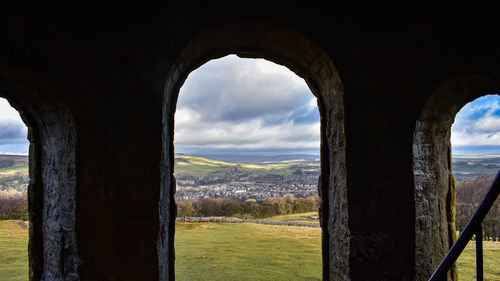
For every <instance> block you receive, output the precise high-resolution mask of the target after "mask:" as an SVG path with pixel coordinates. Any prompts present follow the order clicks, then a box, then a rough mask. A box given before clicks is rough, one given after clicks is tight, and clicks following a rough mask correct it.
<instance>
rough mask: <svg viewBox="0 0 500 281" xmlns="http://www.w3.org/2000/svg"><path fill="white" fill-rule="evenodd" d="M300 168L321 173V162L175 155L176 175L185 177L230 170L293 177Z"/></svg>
mask: <svg viewBox="0 0 500 281" xmlns="http://www.w3.org/2000/svg"><path fill="white" fill-rule="evenodd" d="M298 168H300V169H301V170H302V171H319V160H304V159H291V160H283V161H268V162H254V163H243V162H226V161H220V160H215V159H209V158H205V157H200V156H191V155H186V154H175V169H174V171H175V174H176V175H184V176H186V175H187V176H194V177H204V176H208V175H217V174H220V175H223V174H224V173H225V172H226V171H229V170H231V169H232V170H233V171H234V170H235V169H237V170H240V171H242V172H249V173H256V174H261V175H267V174H278V175H291V174H292V173H294V172H295V171H296V170H297V169H298Z"/></svg>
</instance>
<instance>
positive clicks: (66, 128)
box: [0, 67, 80, 280]
mask: <svg viewBox="0 0 500 281" xmlns="http://www.w3.org/2000/svg"><path fill="white" fill-rule="evenodd" d="M0 96H2V97H4V98H6V99H7V100H8V101H9V103H10V104H11V106H13V107H14V108H15V109H16V110H18V111H19V113H20V115H21V118H22V119H23V121H24V123H25V124H26V125H27V126H28V139H29V141H30V148H29V177H30V180H29V186H28V202H29V217H30V218H29V220H30V221H29V225H30V229H29V245H28V251H29V275H30V280H80V279H79V275H78V266H79V264H80V258H79V256H78V247H77V239H76V219H75V216H76V164H75V152H76V129H75V125H74V122H73V117H72V114H71V113H70V111H68V109H67V106H66V105H65V104H64V103H63V102H62V101H61V100H60V96H59V97H58V95H57V91H56V90H55V89H54V88H52V87H51V85H50V84H49V83H47V82H46V81H44V80H43V79H42V78H40V77H38V76H37V75H35V74H33V73H30V72H27V71H22V70H19V69H12V68H4V67H0Z"/></svg>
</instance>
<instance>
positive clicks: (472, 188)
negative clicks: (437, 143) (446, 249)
mask: <svg viewBox="0 0 500 281" xmlns="http://www.w3.org/2000/svg"><path fill="white" fill-rule="evenodd" d="M499 109H500V95H495V94H493V95H492V94H489V95H486V96H482V97H480V98H477V99H475V100H473V101H471V102H469V103H467V104H466V105H465V106H464V107H463V108H461V109H460V111H459V112H458V113H457V115H456V116H455V121H454V122H453V125H452V127H451V144H452V171H453V176H454V178H455V186H456V202H455V206H456V208H455V210H456V211H455V226H456V229H457V233H460V232H461V231H462V230H463V229H464V228H465V226H466V225H467V223H468V222H469V220H470V218H471V217H472V215H473V214H474V212H475V210H476V209H477V207H478V206H479V203H480V202H481V201H482V200H483V198H484V196H485V195H486V192H487V191H488V189H489V187H490V185H491V183H492V182H493V179H494V177H495V175H496V174H497V172H498V171H499V169H500V146H499V145H498V144H500V117H499ZM482 230H483V231H482V232H483V237H482V238H481V239H482V240H484V241H483V242H482V244H483V268H484V279H485V280H494V279H496V277H497V276H499V274H500V269H499V268H498V262H497V261H498V256H496V255H495V253H496V251H495V249H498V248H499V247H500V242H498V241H499V240H500V202H498V201H497V202H496V203H495V204H494V206H493V207H492V208H491V209H490V211H489V213H488V215H487V216H486V218H485V219H484V220H483V222H482ZM477 239H478V238H477V237H476V239H474V240H477ZM475 243H476V241H470V242H469V245H468V246H467V247H466V248H465V250H464V251H463V252H462V254H461V255H460V257H459V258H458V260H457V273H458V277H459V279H460V280H472V279H475V278H476V276H475V275H476V264H475V262H474V258H473V257H475V246H474V244H475Z"/></svg>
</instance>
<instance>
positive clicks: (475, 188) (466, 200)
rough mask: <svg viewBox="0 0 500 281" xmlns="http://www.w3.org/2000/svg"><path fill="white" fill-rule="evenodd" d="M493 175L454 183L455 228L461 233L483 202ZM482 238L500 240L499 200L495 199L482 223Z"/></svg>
mask: <svg viewBox="0 0 500 281" xmlns="http://www.w3.org/2000/svg"><path fill="white" fill-rule="evenodd" d="M494 176H495V175H482V176H480V177H477V178H472V179H464V180H461V181H459V182H457V183H456V189H457V197H456V221H455V224H456V228H457V230H459V231H462V230H463V229H464V228H465V226H466V225H467V223H468V222H469V220H470V218H471V217H472V215H473V214H474V212H475V211H476V209H477V207H478V206H479V204H480V203H481V201H482V200H483V198H484V196H485V195H486V192H487V191H488V189H489V187H490V185H491V183H492V182H493V179H494ZM482 227H483V233H484V236H487V237H494V238H496V239H500V200H499V199H497V201H496V202H495V204H494V205H493V207H492V208H491V209H490V211H489V212H488V215H487V216H486V218H485V219H484V220H483V223H482Z"/></svg>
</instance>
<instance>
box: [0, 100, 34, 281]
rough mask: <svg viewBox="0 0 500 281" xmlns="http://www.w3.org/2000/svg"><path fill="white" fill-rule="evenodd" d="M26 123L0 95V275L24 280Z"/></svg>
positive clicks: (25, 261)
mask: <svg viewBox="0 0 500 281" xmlns="http://www.w3.org/2000/svg"><path fill="white" fill-rule="evenodd" d="M28 151H29V142H28V140H27V127H26V125H25V124H24V123H23V121H22V119H21V117H20V116H19V112H17V111H16V110H15V109H14V108H13V107H11V106H10V104H9V102H8V101H7V100H6V99H3V98H0V276H2V277H3V278H9V279H12V280H14V279H15V280H28V223H27V222H28V218H29V216H28V183H29V175H28Z"/></svg>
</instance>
